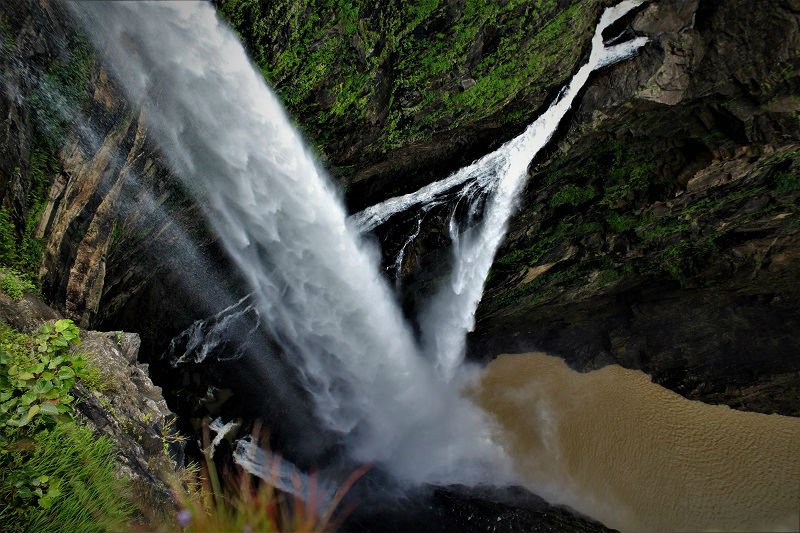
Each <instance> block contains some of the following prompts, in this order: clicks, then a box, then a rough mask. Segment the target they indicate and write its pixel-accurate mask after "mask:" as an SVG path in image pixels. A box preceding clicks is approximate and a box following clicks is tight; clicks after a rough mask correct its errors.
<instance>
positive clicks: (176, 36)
mask: <svg viewBox="0 0 800 533" xmlns="http://www.w3.org/2000/svg"><path fill="white" fill-rule="evenodd" d="M643 1H644V0H625V1H624V2H623V3H622V4H620V5H619V6H617V7H615V8H611V9H609V10H606V12H605V13H604V14H603V17H602V19H601V21H600V24H599V26H598V29H597V31H596V34H595V38H594V41H593V46H592V52H591V57H590V60H589V63H588V64H587V65H586V66H584V67H583V68H581V70H580V71H579V72H578V73H577V74H576V76H575V78H574V79H573V80H572V82H571V83H570V85H569V87H568V88H567V90H566V92H565V93H564V94H563V95H562V97H561V98H560V99H559V100H558V101H557V102H556V103H555V104H554V105H553V106H552V107H551V109H550V110H548V112H547V113H545V115H543V116H542V117H541V118H540V119H539V120H537V121H536V122H535V123H534V124H533V125H531V126H530V127H529V128H528V130H526V132H525V133H524V134H523V135H521V136H520V137H518V138H516V139H514V140H512V141H510V142H509V143H507V144H506V145H504V146H503V147H502V148H501V149H500V150H498V151H496V152H494V153H492V154H489V155H488V156H486V157H484V158H482V159H480V160H478V161H476V162H475V163H473V164H472V165H470V166H469V167H466V168H465V169H462V170H461V171H459V172H458V173H456V174H454V175H452V176H450V177H449V178H447V179H446V180H443V181H441V182H437V183H435V184H432V185H430V186H428V187H426V188H424V189H423V190H421V191H419V192H418V193H415V194H413V195H407V196H404V197H400V198H397V199H393V200H390V201H388V202H385V203H383V204H380V205H379V206H375V207H373V208H370V209H368V210H366V211H365V212H363V213H361V214H359V215H357V216H356V217H355V220H356V221H357V222H358V223H359V225H360V226H361V228H370V227H374V226H375V225H377V224H379V223H381V222H382V221H384V220H386V219H387V218H388V217H390V216H391V215H392V214H394V213H397V212H399V211H401V210H404V209H407V208H409V207H410V206H413V205H417V204H420V203H427V204H431V203H433V204H435V203H437V202H441V201H442V195H443V194H444V193H445V192H447V191H448V190H452V189H453V188H455V187H458V186H462V185H464V184H465V183H466V184H467V185H466V187H465V189H464V190H463V191H462V192H461V195H462V197H463V198H465V199H466V200H468V201H470V202H472V203H471V204H470V212H471V213H472V214H476V212H477V205H478V204H476V203H474V202H477V201H479V197H480V196H481V194H482V193H485V192H487V191H488V192H489V193H490V197H489V199H488V200H487V203H486V205H485V212H484V215H483V218H482V220H481V222H480V223H479V224H477V225H475V226H474V228H473V229H472V230H470V231H469V232H466V233H463V234H460V233H459V232H458V228H457V226H456V225H455V224H454V223H453V224H452V225H451V231H452V234H453V236H454V243H455V249H456V258H457V261H456V265H455V270H454V272H453V277H452V282H451V284H449V285H448V286H447V288H446V290H444V291H443V292H441V293H440V294H439V295H438V296H437V297H436V299H435V300H434V302H433V304H432V306H431V308H430V310H429V311H428V313H429V315H428V316H429V318H428V320H431V322H430V327H428V328H426V332H425V340H426V344H427V346H428V348H429V349H430V350H432V351H435V352H436V358H437V361H438V368H439V370H440V373H437V372H436V369H435V366H434V365H433V364H431V360H430V359H429V358H425V357H423V356H422V354H421V353H420V351H419V348H418V347H417V345H416V342H415V340H414V338H413V336H412V334H411V332H410V330H409V328H408V326H407V325H406V323H405V321H404V320H403V317H402V314H401V312H400V311H399V309H398V306H397V304H396V302H395V300H394V296H393V294H392V292H391V290H390V289H389V287H388V284H387V283H386V281H385V280H383V278H382V277H381V276H380V275H379V269H378V265H377V258H376V257H375V255H376V254H374V253H373V252H372V250H370V249H368V248H365V246H364V245H363V244H362V241H361V239H360V237H359V235H358V231H357V230H356V229H354V228H353V227H352V226H351V224H349V223H348V222H347V220H346V216H345V212H344V209H343V207H342V204H341V202H340V201H339V198H338V196H337V194H336V192H335V191H334V189H333V188H332V187H331V186H330V184H329V181H328V179H327V177H326V176H325V174H324V172H323V171H322V170H321V169H320V167H319V166H318V165H317V164H316V162H315V160H314V158H313V156H312V155H311V154H310V152H309V150H308V149H307V148H306V147H305V146H304V144H303V141H302V139H301V137H300V136H299V135H298V133H297V132H296V131H295V130H294V128H293V127H292V126H291V124H290V122H289V120H288V118H287V117H286V115H285V113H284V112H283V110H282V108H281V106H280V104H279V102H278V100H277V98H276V97H275V96H274V94H273V93H272V92H271V91H270V90H269V88H268V87H267V85H266V83H265V82H264V80H263V78H262V77H261V75H260V73H259V72H258V71H257V70H256V69H254V68H253V66H252V65H251V63H250V62H249V60H248V58H247V56H246V54H245V52H244V50H243V48H242V47H241V45H240V43H239V42H238V40H237V38H236V36H235V35H234V34H233V33H232V32H231V31H230V30H229V29H228V28H227V26H225V24H224V23H222V22H221V21H220V20H219V19H218V18H217V17H216V14H215V12H214V9H213V7H212V6H211V5H210V4H209V3H207V2H201V1H198V2H184V1H178V2H166V1H165V2H115V1H110V2H100V1H95V2H70V3H68V5H69V6H70V8H71V10H72V12H73V13H74V14H75V16H76V19H77V20H78V21H79V22H80V23H81V24H82V26H83V28H84V29H85V31H86V33H87V34H88V35H89V36H90V38H91V39H92V40H93V42H94V44H95V46H96V48H97V49H98V50H100V51H101V53H102V55H103V57H104V58H105V61H106V64H107V65H108V66H109V67H110V68H111V70H112V71H113V72H114V74H115V76H116V78H117V80H118V81H119V82H120V84H121V86H122V87H123V89H124V90H125V92H126V94H127V96H128V98H129V99H130V101H131V102H132V103H133V104H134V105H136V106H138V107H140V108H142V109H143V110H144V114H145V117H146V120H147V124H148V126H149V128H150V131H151V133H152V135H153V136H154V138H155V140H156V141H157V143H158V144H159V145H160V147H161V149H162V152H163V153H164V154H165V156H166V157H167V158H168V160H169V163H170V165H171V166H172V168H173V170H174V171H175V173H176V174H177V175H178V176H179V177H181V179H183V180H184V181H185V183H186V184H187V185H188V186H189V188H190V190H192V191H193V192H194V194H195V195H196V196H197V197H198V200H199V203H201V204H202V205H205V206H206V207H207V209H208V217H209V220H210V221H211V223H212V225H213V227H214V230H215V231H216V233H217V234H218V236H219V239H220V242H221V243H222V244H223V245H224V246H225V247H226V250H227V252H228V254H229V255H230V257H231V259H232V260H233V262H234V264H235V265H236V266H237V267H238V268H239V269H240V270H241V271H242V273H243V274H244V276H245V278H246V279H247V281H248V283H249V285H250V288H251V289H252V297H253V302H254V305H256V306H257V308H258V312H259V317H260V318H261V319H263V322H264V324H266V325H267V327H268V328H269V329H270V333H271V334H272V336H273V337H274V338H275V340H276V341H277V342H278V343H280V344H281V346H282V347H283V349H284V350H285V351H286V353H287V354H288V355H289V357H290V358H291V359H292V360H293V361H295V364H296V370H297V372H298V373H299V375H300V378H301V380H302V381H303V384H304V386H305V387H306V388H307V390H308V391H309V393H310V396H311V398H312V400H313V401H314V407H315V412H316V413H317V415H318V417H319V419H320V421H321V423H323V424H324V425H325V426H327V428H329V429H331V430H334V431H337V432H340V433H342V434H347V435H349V437H348V444H349V445H350V449H349V451H350V453H351V455H352V456H353V458H354V459H356V460H359V461H375V462H380V463H382V464H384V465H385V466H386V467H387V468H389V470H390V471H391V472H392V473H393V474H394V475H395V476H397V477H398V478H399V479H401V480H406V481H414V482H420V481H428V482H448V483H458V482H460V483H472V482H477V481H487V480H491V481H494V482H498V483H502V482H503V481H504V480H506V479H507V478H506V476H507V475H508V474H507V471H506V468H507V462H506V458H505V455H504V453H503V452H502V451H501V450H500V449H499V448H498V447H497V446H496V445H495V444H494V443H493V442H492V439H491V437H490V431H489V428H488V425H487V423H486V420H485V418H484V415H483V414H481V413H480V412H479V411H478V410H477V409H476V408H475V407H474V406H473V405H472V404H471V403H469V402H468V401H467V400H465V399H463V398H462V397H461V395H460V391H459V389H458V387H457V386H456V385H454V384H448V383H447V379H449V378H450V377H451V376H452V375H453V373H454V371H455V369H456V368H457V367H458V365H459V364H460V360H461V353H462V352H463V342H464V338H463V337H464V333H465V332H466V331H467V330H468V329H469V328H470V327H471V320H472V316H473V315H474V311H475V306H476V305H477V302H478V300H479V298H480V293H481V291H482V287H483V282H484V279H485V277H486V274H487V272H488V269H489V266H490V264H491V261H492V259H493V257H494V253H495V250H496V248H497V246H498V245H499V243H500V240H501V239H502V237H503V235H504V233H505V230H506V223H507V219H508V217H509V216H510V214H511V211H512V208H513V200H514V198H515V196H516V194H517V193H518V191H519V188H520V187H521V184H522V183H523V181H524V176H525V173H526V169H527V165H528V164H529V162H530V160H531V159H532V158H533V156H534V155H535V154H536V152H537V151H538V150H539V149H540V148H541V147H542V146H543V145H544V144H545V143H546V142H547V140H548V139H549V137H550V136H551V135H552V134H553V131H554V130H555V128H556V127H557V125H558V122H559V121H560V120H561V118H562V117H563V116H564V114H565V113H566V112H567V110H568V109H569V107H570V105H571V104H572V101H573V100H574V98H575V96H576V95H577V93H578V91H579V90H580V88H581V87H582V86H583V85H584V84H585V83H586V80H587V79H588V77H589V74H590V73H591V72H592V71H593V70H594V69H596V68H599V67H601V66H603V65H606V64H609V63H611V62H613V61H616V60H619V59H622V58H624V57H627V56H628V55H630V54H631V53H633V51H635V50H636V49H637V48H638V47H639V46H641V44H642V42H643V40H642V39H636V40H634V41H631V42H629V43H625V44H622V45H617V46H614V47H610V48H606V47H605V46H604V45H603V41H602V36H601V33H602V31H603V30H604V29H605V28H606V27H607V26H608V25H609V24H611V23H612V22H613V21H614V20H616V19H618V18H619V17H620V16H622V15H623V14H624V13H626V12H628V11H629V10H630V9H632V8H633V7H635V6H637V5H639V4H641V3H642V2H643ZM442 376H444V377H445V378H447V379H444V380H443V379H442ZM489 475H490V476H491V477H489Z"/></svg>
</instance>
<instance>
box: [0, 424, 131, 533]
mask: <svg viewBox="0 0 800 533" xmlns="http://www.w3.org/2000/svg"><path fill="white" fill-rule="evenodd" d="M12 459H13V468H10V469H9V468H7V469H0V522H2V523H3V524H4V528H3V531H9V532H17V531H19V532H22V531H36V532H54V533H55V532H59V531H80V532H82V533H84V532H86V533H95V532H96V533H100V532H103V531H127V530H128V529H129V527H128V524H129V522H130V519H131V516H132V511H133V506H132V505H131V504H130V503H129V501H128V499H127V497H126V492H127V487H126V485H125V483H124V482H123V481H121V480H119V479H117V475H116V470H117V467H116V465H115V463H114V459H115V452H114V444H113V442H112V441H111V440H110V439H108V438H107V437H100V438H97V437H96V436H95V435H94V433H93V432H92V431H91V430H90V429H89V428H87V427H84V426H80V425H78V424H77V423H75V422H72V421H70V422H64V423H59V424H57V425H55V426H54V427H53V428H51V429H48V430H44V431H40V432H38V433H36V434H35V435H34V437H33V438H32V439H29V440H27V441H26V444H25V446H18V447H17V449H15V450H14V451H13V453H12ZM6 527H7V529H6Z"/></svg>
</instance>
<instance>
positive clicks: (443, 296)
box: [352, 0, 647, 381]
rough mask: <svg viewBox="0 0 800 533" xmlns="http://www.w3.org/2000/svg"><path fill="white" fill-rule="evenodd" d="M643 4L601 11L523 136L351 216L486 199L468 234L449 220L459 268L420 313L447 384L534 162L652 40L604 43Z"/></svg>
mask: <svg viewBox="0 0 800 533" xmlns="http://www.w3.org/2000/svg"><path fill="white" fill-rule="evenodd" d="M644 1H645V0H625V1H623V2H621V3H619V4H617V5H616V6H614V7H610V8H608V9H606V10H605V11H604V12H603V15H602V16H601V18H600V22H599V23H598V25H597V28H596V29H595V33H594V37H593V38H592V49H591V52H590V55H589V60H588V62H587V63H586V64H585V65H583V66H582V67H581V68H580V69H579V70H578V72H577V73H576V74H575V75H574V76H573V78H572V80H570V82H569V85H567V86H566V88H564V89H563V90H562V91H561V93H560V94H559V96H558V98H557V99H556V100H555V101H554V102H553V103H552V104H551V106H550V107H549V108H548V109H547V111H545V112H544V113H543V114H542V115H541V116H540V117H539V118H538V119H537V120H536V121H535V122H533V123H532V124H531V125H530V126H528V128H527V129H526V130H525V131H524V132H523V133H522V134H521V135H519V136H518V137H516V138H514V139H512V140H510V141H508V142H507V143H505V144H504V145H503V146H501V147H500V148H498V149H497V150H496V151H494V152H492V153H490V154H488V155H486V156H484V157H482V158H480V159H478V160H477V161H475V162H474V163H472V164H471V165H469V166H467V167H465V168H462V169H461V170H459V171H457V172H455V173H454V174H452V175H451V176H449V177H447V178H445V179H443V180H441V181H438V182H434V183H432V184H430V185H428V186H426V187H423V188H422V189H420V190H419V191H417V192H415V193H410V194H406V195H403V196H398V197H395V198H391V199H389V200H386V201H385V202H382V203H380V204H377V205H374V206H372V207H369V208H367V209H365V210H363V211H361V212H360V213H357V214H355V215H353V217H352V219H353V221H354V223H355V224H356V225H357V226H358V227H359V228H361V230H362V231H368V230H370V229H373V228H375V227H376V226H378V225H380V224H382V223H384V222H386V221H387V220H389V219H390V218H391V217H392V216H394V215H395V214H397V213H400V212H402V211H405V210H408V209H411V208H416V207H418V206H421V207H422V209H423V213H422V214H421V215H420V217H422V216H424V210H425V209H426V208H429V207H430V206H431V205H432V204H433V205H435V204H438V203H441V202H442V201H444V200H443V198H444V196H445V195H446V194H448V193H451V192H452V190H453V189H454V188H456V187H459V186H463V188H462V189H461V190H460V191H459V192H458V195H457V198H458V199H463V200H465V201H466V202H468V203H469V205H470V208H469V212H470V215H471V216H474V214H475V212H476V211H478V202H481V201H483V200H484V195H488V197H487V198H485V205H484V206H483V216H482V219H481V221H480V222H479V223H478V224H476V225H472V224H467V229H465V230H463V231H462V230H460V229H459V226H458V224H457V223H456V220H455V214H454V215H453V218H452V219H451V222H450V235H451V238H452V242H453V270H452V273H451V274H450V277H449V279H448V280H447V282H446V283H444V284H443V285H442V286H441V287H440V289H439V290H438V292H437V293H436V294H435V295H434V297H433V298H432V300H431V302H430V303H429V305H428V307H427V308H426V309H424V310H423V311H422V316H421V320H420V323H421V326H422V329H423V331H422V335H423V346H424V348H425V351H426V352H427V354H428V355H429V357H430V358H432V359H433V360H435V362H436V366H437V369H438V371H439V372H440V374H441V375H442V377H443V378H444V379H445V380H448V381H449V380H451V379H452V378H453V377H454V375H455V373H456V372H457V371H458V369H459V368H460V367H461V363H462V361H463V358H464V351H465V342H466V334H467V333H468V332H469V331H472V329H473V327H474V322H475V311H476V309H477V307H478V303H479V302H480V299H481V296H482V294H483V285H484V282H485V280H486V277H487V275H488V274H489V269H490V268H491V266H492V261H493V260H494V256H495V253H496V252H497V248H498V247H499V246H500V244H501V243H502V241H503V238H504V236H505V234H506V229H507V227H508V220H509V218H510V217H511V215H512V213H513V212H514V209H515V207H516V204H515V202H516V200H517V197H518V196H519V194H520V192H521V189H522V187H523V186H524V184H525V178H526V176H527V173H528V165H529V164H530V163H531V161H532V160H533V158H534V157H536V154H537V153H539V151H540V150H541V149H542V148H543V147H544V146H545V145H546V144H547V142H548V141H549V140H550V139H551V137H552V136H553V134H554V133H555V131H556V129H557V128H558V125H559V124H560V122H561V120H562V119H563V118H564V116H565V115H566V114H567V112H568V111H569V110H570V108H571V107H572V104H573V102H574V101H575V98H576V97H577V96H578V94H579V93H580V91H581V89H582V88H583V86H584V85H586V82H587V81H588V80H589V76H590V75H591V73H592V72H594V71H595V70H597V69H600V68H602V67H605V66H608V65H610V64H612V63H615V62H617V61H620V60H622V59H625V58H628V57H630V56H631V55H632V54H634V53H635V52H636V51H637V50H638V49H639V48H640V47H641V46H642V45H644V44H645V43H646V42H647V39H646V38H645V37H639V38H636V39H633V40H630V41H627V42H623V43H621V44H616V45H613V46H606V44H605V43H604V40H603V32H604V31H605V29H606V28H608V27H609V26H610V25H611V24H613V23H614V22H615V21H617V20H619V19H620V18H621V17H622V16H624V15H625V14H627V13H628V12H630V11H631V10H632V9H633V8H635V7H637V6H639V5H641V4H642V3H644ZM480 193H482V194H480Z"/></svg>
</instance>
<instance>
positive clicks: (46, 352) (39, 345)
mask: <svg viewBox="0 0 800 533" xmlns="http://www.w3.org/2000/svg"><path fill="white" fill-rule="evenodd" d="M6 328H7V329H8V327H7V326H6ZM23 338H24V337H23ZM16 339H17V342H19V340H20V338H19V337H16ZM79 343H80V336H79V333H78V328H77V327H76V326H75V324H73V323H72V321H71V320H59V321H57V322H56V323H55V324H46V325H44V326H42V329H41V330H40V332H39V334H38V335H37V336H36V337H35V338H34V339H32V343H31V344H32V345H31V347H30V349H28V350H27V351H25V350H24V349H21V347H20V346H19V345H17V346H14V348H13V349H11V350H9V349H8V347H7V346H6V345H3V346H0V446H2V445H3V444H4V443H5V442H7V441H8V437H9V433H13V428H23V427H25V426H28V425H36V424H38V423H42V424H45V425H52V424H53V423H55V422H56V421H58V420H65V419H68V418H69V413H71V406H70V404H71V403H72V401H73V397H72V396H71V394H70V391H71V390H72V387H73V385H75V380H76V379H77V378H78V377H82V376H84V367H85V361H84V359H83V358H82V357H81V356H79V355H73V354H71V353H70V349H71V348H72V347H73V346H75V345H77V344H79ZM4 441H5V442H4Z"/></svg>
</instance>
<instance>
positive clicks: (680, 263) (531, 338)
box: [470, 1, 800, 416]
mask: <svg viewBox="0 0 800 533" xmlns="http://www.w3.org/2000/svg"><path fill="white" fill-rule="evenodd" d="M632 27H633V28H634V29H635V30H636V31H638V32H643V33H646V34H648V35H649V36H650V39H651V43H650V44H649V45H647V47H646V48H645V49H644V50H643V51H642V53H640V54H639V55H638V56H637V57H636V58H634V59H632V60H631V61H628V62H625V63H622V64H620V65H617V66H614V67H612V68H611V69H609V70H607V71H605V72H603V73H601V74H599V75H597V76H596V77H595V78H594V79H593V80H592V82H591V83H590V86H589V87H588V89H587V90H586V93H585V96H584V98H583V99H582V101H581V104H580V105H579V106H578V108H577V109H576V110H575V112H574V115H573V118H572V121H571V122H570V124H569V126H568V128H566V129H565V130H564V131H563V132H562V133H561V135H560V137H559V138H558V139H557V140H556V142H555V144H554V145H553V146H552V147H551V148H550V149H549V150H548V151H547V152H546V153H545V154H544V155H543V157H542V158H541V159H540V161H538V162H537V163H536V164H535V165H534V166H533V167H532V169H531V178H530V183H529V185H528V189H527V191H526V193H525V197H524V199H523V201H522V207H521V209H520V212H519V214H518V215H517V216H516V217H515V219H514V221H513V222H512V224H511V227H510V231H509V236H508V239H507V242H506V243H505V244H504V246H503V247H502V249H501V250H500V252H499V254H498V258H497V261H496V262H495V265H494V267H493V274H492V277H491V279H490V281H489V283H488V285H487V292H486V295H485V298H484V300H483V302H482V303H481V307H480V309H479V313H478V315H479V316H478V323H477V327H476V331H475V334H474V335H473V336H472V337H471V340H470V342H471V353H472V354H474V356H476V357H487V356H491V355H494V354H497V353H499V352H519V351H522V352H527V351H532V350H544V351H549V352H552V353H555V354H558V355H560V356H562V357H564V358H565V359H566V360H567V361H568V362H569V363H570V364H571V365H572V366H573V367H575V368H577V369H581V370H588V369H592V368H597V367H600V366H603V365H607V364H611V363H618V364H621V365H623V366H626V367H630V368H639V369H642V370H644V371H646V372H648V373H649V374H651V375H652V376H653V379H654V381H656V382H658V383H661V384H663V385H665V386H667V387H669V388H671V389H673V390H675V391H677V392H680V393H681V394H683V395H685V396H687V397H689V398H692V399H698V400H704V401H708V402H712V403H725V404H728V405H730V406H732V407H735V408H739V409H747V410H755V411H761V412H766V413H771V412H778V413H783V414H788V415H795V416H796V415H798V414H800V397H798V396H797V394H796V392H793V388H794V389H796V388H797V385H798V383H800V357H799V356H798V355H799V354H800V337H798V335H797V331H798V330H797V327H798V325H800V306H798V304H797V302H800V299H799V297H800V271H798V265H800V226H799V225H798V221H799V220H800V218H799V217H800V213H799V212H798V210H797V206H798V205H800V197H799V196H798V195H800V187H798V184H799V183H800V182H799V181H798V174H800V151H798V149H799V148H800V124H799V123H798V122H797V120H796V111H797V108H796V106H794V105H793V104H791V103H790V102H791V101H793V100H795V99H796V97H795V96H793V95H796V94H797V91H798V87H800V60H799V59H798V58H799V57H800V53H798V51H800V33H799V32H798V27H800V18H798V13H797V12H796V10H793V9H792V8H791V6H789V5H788V4H787V3H785V2H779V1H770V2H758V3H756V2H747V1H733V2H682V1H661V2H653V3H652V4H651V5H650V6H649V7H648V8H646V9H644V10H643V11H642V12H641V13H640V14H639V15H637V17H636V18H635V19H634V20H633V21H632ZM568 184H575V185H577V186H581V187H585V186H587V185H591V186H593V187H594V188H595V189H596V190H597V191H598V197H597V198H596V201H595V203H593V204H592V205H590V206H588V208H587V209H576V208H571V207H570V206H566V207H564V206H562V207H560V208H557V209H556V208H552V207H550V205H549V203H548V202H549V199H550V198H551V197H552V195H553V194H555V193H556V192H557V191H558V190H559V189H560V188H561V187H563V186H565V185H568ZM532 229H533V230H534V231H531V230H532ZM598 231H600V232H601V233H602V234H603V235H604V236H605V239H604V243H603V244H600V242H599V241H598V240H597V239H596V238H594V236H593V235H594V234H595V233H596V232H598ZM564 243H570V245H572V246H575V247H576V248H577V252H576V254H575V255H574V257H573V258H572V259H570V260H568V261H563V262H560V263H559V264H558V265H557V266H555V267H550V268H548V270H547V272H546V274H544V275H542V276H537V277H522V273H525V272H531V271H536V269H538V268H541V267H543V266H545V265H549V264H550V263H551V262H552V257H553V255H554V254H556V251H557V249H559V248H560V247H563V244H564ZM521 252H522V254H520V253H521ZM520 255H522V256H523V257H527V258H528V259H524V260H519V259H518V258H519V257H520Z"/></svg>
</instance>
